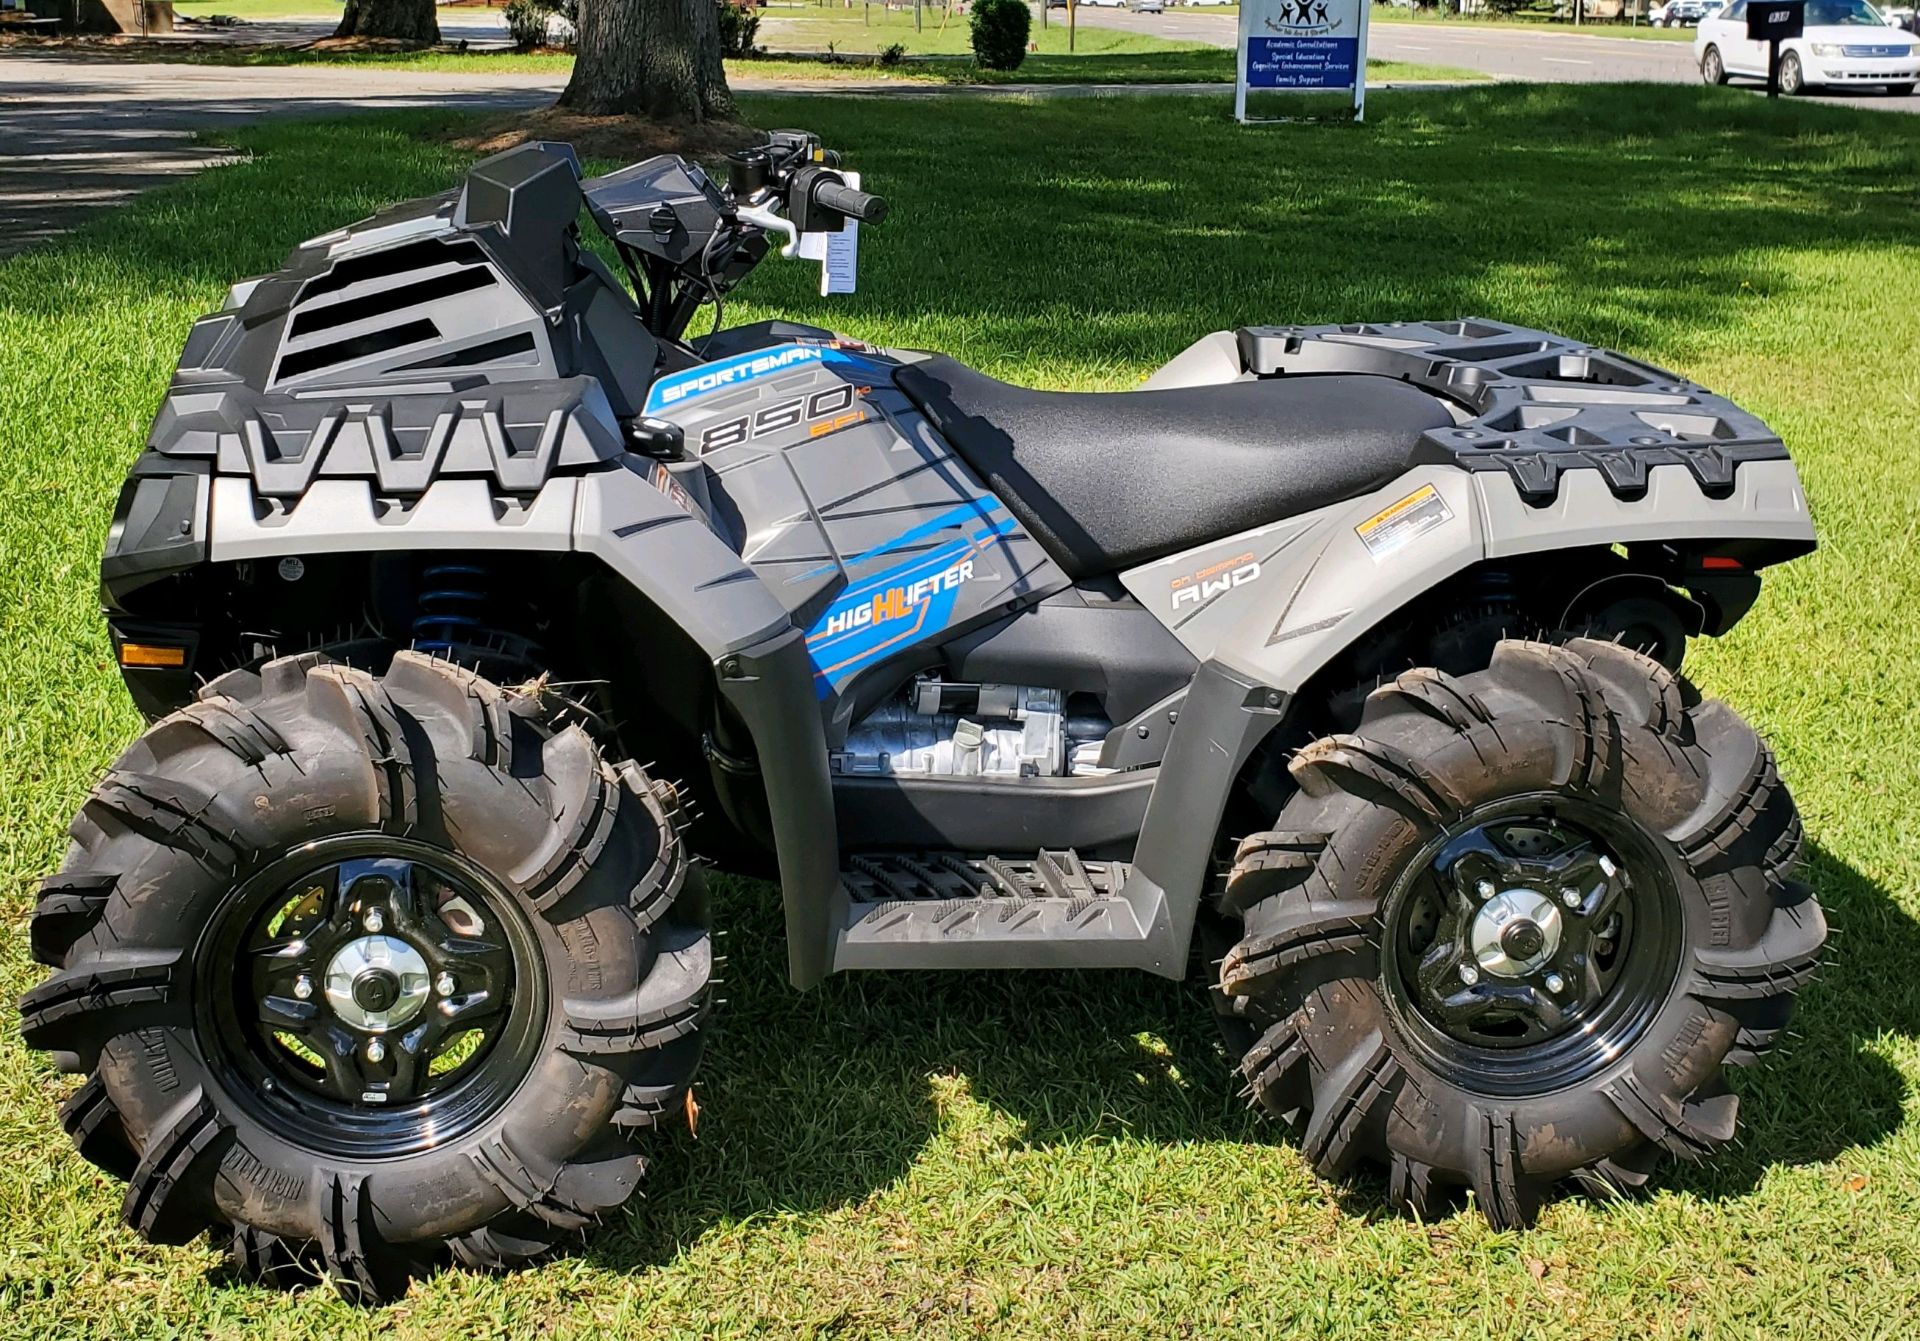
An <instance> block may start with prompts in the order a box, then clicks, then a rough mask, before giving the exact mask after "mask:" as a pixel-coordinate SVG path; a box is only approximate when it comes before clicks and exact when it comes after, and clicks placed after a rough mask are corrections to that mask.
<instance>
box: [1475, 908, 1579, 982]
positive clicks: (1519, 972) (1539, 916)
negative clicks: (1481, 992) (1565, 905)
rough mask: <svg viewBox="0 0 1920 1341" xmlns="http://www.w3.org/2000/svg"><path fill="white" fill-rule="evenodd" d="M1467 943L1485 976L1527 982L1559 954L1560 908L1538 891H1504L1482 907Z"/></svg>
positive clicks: (1476, 915) (1476, 914)
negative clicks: (1529, 976)
mask: <svg viewBox="0 0 1920 1341" xmlns="http://www.w3.org/2000/svg"><path fill="white" fill-rule="evenodd" d="M1467 939H1468V943H1469V945H1470V946H1471V947H1472V950H1473V957H1474V960H1475V962H1477V963H1478V964H1479V965H1480V968H1481V970H1482V971H1483V972H1486V973H1491V974H1494V975H1496V976H1497V977H1502V978H1524V977H1525V976H1526V975H1527V974H1529V973H1532V972H1533V971H1534V970H1535V969H1538V968H1540V967H1541V966H1542V965H1544V964H1546V963H1547V962H1548V961H1549V960H1551V959H1552V958H1553V957H1554V954H1555V952H1557V951H1558V950H1559V948H1560V939H1561V938H1560V908H1559V906H1558V905H1557V904H1555V903H1554V901H1553V900H1552V899H1549V898H1548V897H1546V895H1544V894H1542V893H1541V892H1540V891H1539V890H1536V889H1527V888H1524V887H1522V888H1515V889H1509V890H1505V891H1503V892H1501V893H1499V894H1496V895H1494V897H1492V898H1491V899H1488V900H1487V901H1486V902H1485V903H1484V904H1482V905H1481V906H1480V911H1479V912H1477V913H1475V914H1474V917H1473V923H1472V926H1471V927H1470V928H1469V930H1468V933H1467Z"/></svg>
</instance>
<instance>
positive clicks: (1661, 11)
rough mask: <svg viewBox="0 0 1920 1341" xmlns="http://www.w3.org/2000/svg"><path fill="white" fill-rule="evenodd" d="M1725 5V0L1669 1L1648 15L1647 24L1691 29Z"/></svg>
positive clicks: (1658, 26)
mask: <svg viewBox="0 0 1920 1341" xmlns="http://www.w3.org/2000/svg"><path fill="white" fill-rule="evenodd" d="M1724 3H1725V0H1668V3H1667V4H1664V5H1661V6H1659V7H1657V8H1656V9H1654V10H1652V11H1650V12H1649V13H1648V15H1647V22H1648V23H1651V24H1652V25H1653V26H1654V27H1656V28H1691V27H1694V26H1695V25H1697V24H1698V23H1699V22H1700V21H1701V20H1702V19H1705V18H1707V17H1708V16H1709V15H1711V14H1714V13H1717V12H1718V11H1719V10H1720V9H1722V8H1723V7H1724Z"/></svg>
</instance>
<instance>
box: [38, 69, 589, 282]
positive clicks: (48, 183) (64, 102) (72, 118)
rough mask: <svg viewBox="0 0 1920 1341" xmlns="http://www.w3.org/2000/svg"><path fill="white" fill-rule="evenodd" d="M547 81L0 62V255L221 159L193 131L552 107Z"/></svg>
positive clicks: (551, 79)
mask: <svg viewBox="0 0 1920 1341" xmlns="http://www.w3.org/2000/svg"><path fill="white" fill-rule="evenodd" d="M559 84H560V80H559V78H558V77H556V76H553V75H544V76H527V75H483V76H477V77H476V76H471V75H457V74H427V73H417V72H412V71H398V70H371V69H365V68H351V67H344V66H281V67H244V66H212V65H204V66H202V65H172V64H159V63H151V64H148V63H139V62H134V61H125V60H118V59H112V58H91V59H89V58H79V59H76V58H74V57H72V56H71V55H64V54H61V53H58V52H53V51H50V52H48V53H47V54H45V55H42V54H39V53H35V52H26V51H21V50H17V49H16V50H13V51H9V52H6V53H5V54H4V55H0V255H5V254H7V253H8V252H11V251H17V250H19V249H20V248H22V247H25V246H28V245H29V244H31V243H33V242H36V241H38V240H39V239H41V238H44V237H48V236H51V235H52V234H54V233H58V232H60V231H62V230H64V229H66V228H69V227H71V226H72V225H73V223H74V221H75V220H76V219H78V218H80V217H82V216H84V215H85V214H86V213H88V212H89V211H91V210H95V209H101V208H106V207H110V206H112V205H116V204H119V203H120V202H122V201H124V200H126V199H127V198H128V197H130V196H132V195H134V194H136V193H137V192H140V191H143V190H146V189H147V188H148V187H151V186H155V185H158V184H159V183H160V182H162V181H165V180H167V179H168V178H170V177H175V176H179V175H181V174H184V173H191V172H196V171H198V170H200V169H201V168H204V167H207V166H209V165H210V164H213V163H218V162H221V161H223V160H224V159H225V158H226V157H228V155H227V153H226V151H224V150H221V149H218V148H214V147H211V146H207V145H202V144H199V143H196V142H195V138H194V132H195V131H196V130H198V129H201V128H205V127H212V126H222V125H237V124H244V123H246V122H249V121H258V120H261V119H262V118H264V117H269V116H307V117H321V116H335V115H339V114H341V113H345V112H353V111H369V110H380V109H388V108H402V107H473V108H492V107H499V108H514V107H528V106H534V105H537V104H539V103H543V102H551V101H552V99H553V96H554V94H555V93H556V92H558V90H559Z"/></svg>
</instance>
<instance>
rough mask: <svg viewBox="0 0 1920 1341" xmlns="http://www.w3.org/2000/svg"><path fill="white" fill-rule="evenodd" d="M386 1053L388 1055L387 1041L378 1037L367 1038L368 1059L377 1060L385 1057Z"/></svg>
mask: <svg viewBox="0 0 1920 1341" xmlns="http://www.w3.org/2000/svg"><path fill="white" fill-rule="evenodd" d="M386 1055H387V1045H386V1044H385V1043H382V1042H381V1041H380V1040H379V1039H377V1038H370V1039H368V1040H367V1060H368V1061H370V1062H377V1061H380V1060H382V1059H383V1058H385V1057H386Z"/></svg>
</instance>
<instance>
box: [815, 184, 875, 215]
mask: <svg viewBox="0 0 1920 1341" xmlns="http://www.w3.org/2000/svg"><path fill="white" fill-rule="evenodd" d="M813 203H814V204H815V205H818V206H820V207H821V208H822V209H829V210H837V211H838V212H840V213H841V214H844V215H846V216H847V217H848V218H849V219H858V220H859V221H860V222H861V223H873V224H877V223H879V222H880V221H881V220H882V219H884V218H886V217H887V202H886V201H885V200H884V199H882V198H881V197H879V196H876V195H869V194H868V193H867V192H865V191H856V190H854V189H853V188H852V187H851V186H846V185H843V184H841V183H840V182H821V183H820V184H819V185H817V186H815V187H814V188H813Z"/></svg>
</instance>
